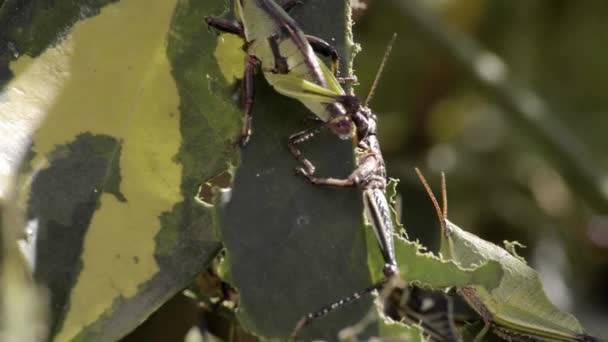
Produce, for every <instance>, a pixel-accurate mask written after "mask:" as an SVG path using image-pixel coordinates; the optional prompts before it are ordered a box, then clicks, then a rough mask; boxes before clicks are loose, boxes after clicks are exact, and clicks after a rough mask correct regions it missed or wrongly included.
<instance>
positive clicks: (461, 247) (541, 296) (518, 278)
mask: <svg viewBox="0 0 608 342" xmlns="http://www.w3.org/2000/svg"><path fill="white" fill-rule="evenodd" d="M446 223H447V224H446V229H445V232H444V234H443V237H442V247H441V250H442V253H443V255H445V256H446V257H450V258H451V259H452V260H454V261H455V262H457V263H458V264H459V265H461V266H463V267H471V266H474V265H479V264H480V263H484V262H488V261H491V260H494V261H497V262H499V263H500V266H501V267H502V269H503V270H504V276H503V278H502V279H501V282H500V285H499V286H498V287H497V288H495V289H493V290H490V291H488V289H486V288H483V287H480V286H471V287H466V288H464V289H461V292H462V293H463V295H464V296H465V299H467V301H468V302H469V304H471V306H473V308H475V310H477V311H478V312H480V314H481V315H482V316H488V317H486V319H489V320H490V321H491V322H493V324H495V326H494V328H495V331H497V332H498V333H502V334H504V335H505V336H509V335H510V334H524V335H526V336H527V335H530V336H537V337H545V338H553V339H555V340H560V341H571V340H572V339H573V338H574V337H575V336H577V335H579V334H583V333H584V331H583V328H582V327H581V325H580V324H579V322H578V320H577V319H576V318H575V317H574V316H572V315H570V314H568V313H565V312H562V311H560V310H559V309H558V308H557V307H555V305H553V303H551V302H550V301H549V299H548V298H547V295H546V294H545V292H544V290H543V285H542V283H541V281H540V278H539V275H538V273H537V272H536V271H535V270H534V269H532V268H531V267H529V266H528V265H527V264H526V263H525V261H524V260H523V259H522V258H521V257H519V256H517V255H513V254H511V253H509V252H507V251H506V250H505V249H503V248H501V247H499V246H496V245H494V244H492V243H490V242H488V241H485V240H483V239H480V238H479V237H477V236H475V235H473V234H471V233H468V232H466V231H464V230H462V229H461V228H459V227H458V226H456V225H455V224H453V223H451V222H449V221H447V220H446ZM507 246H510V247H511V249H513V247H514V246H515V245H514V244H513V243H510V244H508V245H507Z"/></svg>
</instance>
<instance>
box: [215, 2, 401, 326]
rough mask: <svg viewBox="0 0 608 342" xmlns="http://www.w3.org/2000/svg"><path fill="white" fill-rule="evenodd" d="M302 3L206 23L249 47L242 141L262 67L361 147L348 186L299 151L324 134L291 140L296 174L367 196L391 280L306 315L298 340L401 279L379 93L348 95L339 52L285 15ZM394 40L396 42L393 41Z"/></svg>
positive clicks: (239, 7) (253, 5)
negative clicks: (374, 97)
mask: <svg viewBox="0 0 608 342" xmlns="http://www.w3.org/2000/svg"><path fill="white" fill-rule="evenodd" d="M296 3H297V1H288V2H287V3H286V4H285V5H283V6H279V5H277V4H276V3H275V2H274V1H272V0H235V1H234V13H235V15H236V19H237V22H233V21H230V20H226V19H221V18H214V17H208V18H206V22H207V24H208V25H209V26H211V27H214V28H216V29H218V30H220V31H224V32H229V33H233V34H236V35H239V36H240V37H242V38H243V39H244V40H245V42H246V44H245V47H246V53H247V62H246V68H245V74H244V77H243V92H244V107H245V113H244V120H243V129H242V131H241V138H240V142H241V144H242V145H244V144H246V143H247V141H248V139H249V136H250V135H251V111H252V108H253V100H254V84H253V75H254V71H255V68H256V67H257V66H258V65H259V66H260V67H261V70H262V72H263V74H264V77H265V78H266V80H267V81H268V83H269V84H270V85H272V86H273V87H274V89H275V90H276V91H277V92H278V93H280V94H282V95H285V96H288V97H291V98H294V99H296V100H299V101H300V102H302V103H303V104H304V105H305V106H306V107H307V108H308V109H309V110H310V111H312V112H313V113H314V114H315V115H316V116H317V117H318V118H319V119H320V120H321V121H322V122H323V126H324V127H327V128H329V129H330V131H332V132H333V133H334V134H336V135H337V136H338V137H340V138H342V139H349V138H351V137H353V134H354V137H355V140H356V142H357V168H356V169H355V170H354V171H353V172H352V173H351V175H350V176H349V177H348V178H345V179H336V178H319V177H315V175H314V172H315V167H314V165H313V164H312V163H311V162H310V161H309V160H308V159H306V158H305V157H304V156H303V154H302V153H301V152H300V150H299V149H298V148H297V145H298V144H300V143H303V142H305V141H307V140H309V139H311V138H312V137H313V136H314V135H315V134H316V132H318V130H319V128H313V129H308V130H304V131H302V132H298V133H295V134H293V135H291V136H290V138H289V142H288V146H289V149H290V151H291V153H292V154H293V155H294V157H295V158H296V159H297V160H298V161H299V162H300V163H301V164H302V166H301V167H298V168H297V169H296V172H297V173H299V174H300V175H302V176H304V177H306V178H307V179H308V180H309V181H310V182H311V183H313V184H316V185H330V186H339V187H358V188H359V189H361V191H362V194H363V202H364V206H365V209H366V214H367V217H368V219H369V221H370V222H371V223H372V226H373V228H374V232H375V235H376V238H377V241H378V245H379V247H380V251H381V253H382V256H383V259H384V263H385V264H384V268H383V273H384V276H385V280H383V281H380V282H379V283H377V284H374V285H372V286H370V287H368V288H366V289H364V290H362V291H359V292H356V293H354V294H352V295H351V296H348V297H346V298H344V299H341V300H339V301H337V302H335V303H333V304H331V305H329V306H327V307H325V308H322V309H320V310H318V311H316V312H313V313H310V314H308V315H307V316H306V317H304V318H303V319H302V320H301V321H300V322H299V323H298V324H297V326H296V329H295V330H294V336H295V335H296V334H297V333H298V331H299V330H300V329H301V328H302V327H304V326H305V325H307V324H308V323H310V322H311V321H313V320H315V319H317V318H320V317H322V316H325V315H326V314H327V313H329V312H330V311H333V310H335V309H336V308H338V307H340V306H342V305H345V304H347V303H349V302H352V301H354V300H357V299H358V298H360V297H361V296H363V295H364V294H366V293H369V292H372V291H374V290H377V289H379V288H381V287H383V286H384V285H385V283H386V281H387V280H388V279H392V278H393V277H398V273H399V271H398V268H397V262H396V258H395V250H394V242H393V223H392V219H391V215H390V207H389V205H388V202H387V200H386V196H385V193H384V192H385V187H386V171H385V166H384V161H383V158H382V153H381V151H380V145H379V143H378V139H377V136H376V116H375V115H374V114H373V113H372V112H371V110H370V109H369V108H368V107H367V102H368V101H369V99H370V98H371V94H373V90H372V91H371V92H370V96H368V98H367V99H366V101H365V103H363V104H361V102H360V100H359V99H358V98H357V97H356V96H353V95H348V94H346V92H345V91H344V90H343V89H342V87H341V85H340V83H341V82H340V80H339V79H338V78H337V77H336V76H335V73H334V72H335V70H337V67H338V63H339V61H338V58H337V56H338V55H337V53H336V51H335V49H334V48H332V47H331V46H330V45H329V44H328V43H326V42H325V41H323V40H321V39H319V38H316V37H312V36H307V35H305V34H304V33H303V32H302V30H301V29H300V28H299V27H298V26H297V24H296V23H295V21H294V20H293V19H292V18H291V17H289V15H288V14H287V12H286V10H288V9H289V8H291V7H293V5H295V4H296ZM394 39H395V37H393V41H394ZM391 45H392V42H391ZM391 45H389V50H387V53H386V54H385V57H384V61H385V60H386V56H387V55H388V52H389V51H390V46H391ZM315 51H317V52H318V53H320V54H322V55H325V56H328V57H331V58H332V62H333V66H332V69H333V71H332V70H330V69H329V68H328V67H327V66H325V64H324V63H323V62H322V61H321V60H320V59H319V57H317V55H315ZM384 61H383V62H382V64H381V69H382V67H383V66H384ZM381 69H380V71H381ZM379 75H380V72H379V73H378V75H377V76H376V80H375V81H374V86H373V87H372V89H374V88H375V85H376V84H377V80H378V78H379Z"/></svg>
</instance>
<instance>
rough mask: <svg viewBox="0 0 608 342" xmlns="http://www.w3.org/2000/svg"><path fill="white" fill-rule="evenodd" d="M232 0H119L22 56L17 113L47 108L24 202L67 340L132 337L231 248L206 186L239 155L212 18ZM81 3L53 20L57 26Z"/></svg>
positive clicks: (11, 90) (57, 332)
mask: <svg viewBox="0 0 608 342" xmlns="http://www.w3.org/2000/svg"><path fill="white" fill-rule="evenodd" d="M9 2H10V1H9ZM9 2H4V3H3V4H8V3H9ZM68 2H69V1H56V2H55V3H57V4H60V3H61V4H63V3H66V4H67V3H68ZM59 7H60V6H59V5H58V8H59ZM223 8H224V6H223V4H221V3H216V4H211V3H207V2H198V1H192V2H189V1H180V2H177V1H167V2H158V3H157V2H154V3H150V2H147V1H142V0H132V1H124V2H117V3H113V4H111V5H107V6H106V7H104V8H103V9H102V10H101V11H100V12H99V14H98V15H96V16H94V17H91V18H88V19H86V20H81V21H78V22H76V23H75V24H74V25H73V27H72V29H71V31H68V32H64V36H63V37H62V38H61V39H59V40H57V41H56V44H55V45H54V46H52V47H48V48H46V49H43V51H41V52H40V54H39V55H38V56H37V57H36V58H29V57H27V56H21V57H20V58H19V59H18V60H16V61H15V62H13V63H12V64H11V65H10V69H11V72H12V75H14V76H13V77H12V79H10V80H9V82H8V84H7V86H6V87H5V88H4V89H6V90H5V92H4V93H3V94H2V95H3V96H4V98H6V99H8V102H7V103H8V104H7V106H9V107H8V108H13V109H14V110H12V111H11V112H10V113H12V115H13V117H12V119H14V120H21V119H22V118H24V117H25V118H28V117H32V116H35V117H45V120H44V122H43V123H42V124H41V126H40V127H39V129H38V130H37V131H36V133H35V134H34V135H33V136H32V141H31V149H30V153H29V155H28V158H27V159H26V160H25V161H24V162H23V165H22V166H21V168H22V169H23V170H24V173H23V175H22V177H21V178H22V180H23V183H22V186H25V187H24V188H23V189H24V191H23V193H22V194H21V201H22V203H23V205H24V206H25V209H26V210H27V216H28V219H29V220H30V222H31V223H32V224H34V225H35V226H36V229H37V234H36V243H35V245H33V246H30V247H29V253H30V255H32V256H35V259H34V260H33V267H34V269H35V271H34V277H35V279H36V280H37V281H38V282H39V283H41V284H43V285H46V286H48V288H49V290H50V302H51V315H52V319H51V333H52V334H53V335H54V336H55V338H54V339H55V340H56V341H69V340H90V339H91V338H93V337H94V338H95V340H96V341H113V340H116V339H119V338H120V337H122V336H123V335H124V334H126V333H127V332H129V331H130V330H132V329H133V328H134V327H136V326H137V325H138V324H139V323H140V322H142V321H143V320H144V319H145V318H146V317H147V316H148V315H149V314H150V313H152V312H153V311H154V310H155V309H156V308H157V307H158V306H160V305H161V304H162V303H163V302H164V301H165V300H166V299H168V298H170V297H171V296H172V295H173V294H175V293H176V292H177V291H179V290H180V289H182V288H184V287H185V286H187V285H188V284H189V283H190V282H191V280H192V278H193V277H194V275H195V274H196V273H197V272H198V271H200V270H202V269H204V267H205V266H206V264H207V263H208V262H209V261H210V259H211V258H212V257H213V256H214V255H215V254H216V253H217V251H218V250H219V248H220V244H219V243H218V242H217V240H216V238H215V236H214V234H213V227H212V225H213V217H212V212H213V210H209V209H206V208H204V207H203V206H201V205H200V204H199V203H197V202H196V201H195V199H194V196H195V195H196V193H197V188H198V185H199V184H200V183H201V182H204V180H205V179H207V178H210V177H213V176H214V175H217V174H219V173H221V172H222V171H223V170H227V169H230V168H231V167H232V165H233V164H235V161H236V159H237V153H238V150H236V149H234V147H233V145H232V141H233V137H235V136H236V134H237V132H238V130H239V126H240V109H239V108H237V106H235V105H234V101H233V99H232V97H233V95H234V91H235V89H234V85H233V84H231V83H229V82H227V81H226V80H224V78H223V76H222V74H221V72H220V70H219V69H218V65H217V63H216V61H215V59H214V58H213V55H212V50H211V49H209V47H210V46H214V44H215V41H216V39H215V37H213V36H211V35H210V34H209V33H208V31H207V29H206V27H205V25H204V23H203V20H202V18H203V17H204V16H205V15H209V14H212V13H218V12H219V11H221V10H222V9H223ZM144 10H145V15H142V11H144ZM71 13H72V12H69V13H68V12H66V13H63V14H62V13H54V15H56V16H61V15H65V16H66V18H65V20H63V19H62V20H59V21H58V22H57V23H56V25H55V24H53V25H51V24H49V25H51V26H46V24H45V25H43V26H42V27H43V28H45V29H47V30H51V31H53V32H58V30H61V29H64V28H65V26H64V24H63V23H64V22H66V21H70V20H71V19H69V18H67V16H70V15H71ZM59 22H61V24H60V23H59ZM43 45H44V44H43ZM44 46H46V45H44Z"/></svg>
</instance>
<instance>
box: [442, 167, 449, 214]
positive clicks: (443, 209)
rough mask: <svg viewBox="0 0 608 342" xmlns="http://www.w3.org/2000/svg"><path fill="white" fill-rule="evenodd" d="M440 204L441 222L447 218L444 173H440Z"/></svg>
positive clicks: (446, 188)
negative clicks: (441, 205)
mask: <svg viewBox="0 0 608 342" xmlns="http://www.w3.org/2000/svg"><path fill="white" fill-rule="evenodd" d="M441 204H443V208H442V214H443V220H446V219H447V218H448V187H447V185H446V182H445V172H441Z"/></svg>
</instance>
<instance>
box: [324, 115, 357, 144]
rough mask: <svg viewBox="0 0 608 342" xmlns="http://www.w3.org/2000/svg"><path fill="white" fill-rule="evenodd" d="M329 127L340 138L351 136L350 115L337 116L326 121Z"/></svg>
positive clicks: (351, 123)
mask: <svg viewBox="0 0 608 342" xmlns="http://www.w3.org/2000/svg"><path fill="white" fill-rule="evenodd" d="M327 126H328V127H329V129H330V130H331V131H332V133H334V134H335V135H337V136H338V137H340V139H344V140H346V139H350V138H351V137H352V136H353V122H352V120H351V118H350V116H347V115H342V116H338V117H336V118H334V119H332V120H331V121H329V122H328V123H327Z"/></svg>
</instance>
